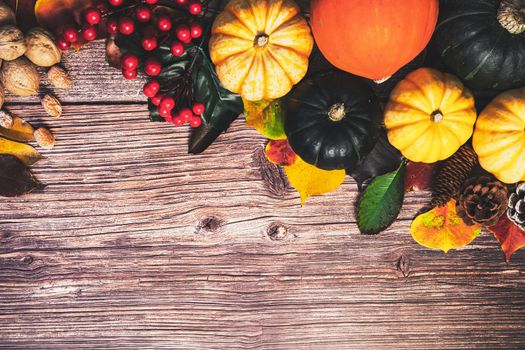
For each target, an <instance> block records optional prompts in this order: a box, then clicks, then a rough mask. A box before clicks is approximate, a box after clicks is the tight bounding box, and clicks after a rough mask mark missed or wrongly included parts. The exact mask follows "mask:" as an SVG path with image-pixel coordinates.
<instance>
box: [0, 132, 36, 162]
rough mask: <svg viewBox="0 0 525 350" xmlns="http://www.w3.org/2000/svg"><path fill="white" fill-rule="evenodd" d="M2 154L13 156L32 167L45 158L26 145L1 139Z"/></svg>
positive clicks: (0, 149) (0, 150) (0, 152)
mask: <svg viewBox="0 0 525 350" xmlns="http://www.w3.org/2000/svg"><path fill="white" fill-rule="evenodd" d="M0 154H11V155H13V156H15V157H17V158H18V159H20V160H21V161H22V162H24V163H25V164H26V165H32V164H35V163H36V162H38V161H39V160H40V159H42V158H44V157H43V156H42V155H41V154H40V153H39V152H38V151H37V150H36V149H34V148H33V147H32V146H30V145H27V144H25V143H20V142H15V141H11V140H7V139H3V138H0Z"/></svg>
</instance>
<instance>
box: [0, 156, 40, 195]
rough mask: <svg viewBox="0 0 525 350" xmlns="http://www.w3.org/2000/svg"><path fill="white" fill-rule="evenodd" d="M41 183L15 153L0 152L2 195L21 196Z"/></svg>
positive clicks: (0, 193) (0, 191)
mask: <svg viewBox="0 0 525 350" xmlns="http://www.w3.org/2000/svg"><path fill="white" fill-rule="evenodd" d="M39 185H40V183H39V182H38V181H36V180H35V178H34V177H33V175H32V174H31V172H30V171H29V169H28V168H27V166H26V165H25V164H24V163H23V162H22V161H21V160H20V159H18V158H17V157H15V156H13V155H9V154H0V196H4V197H15V196H21V195H23V194H25V193H29V192H31V191H33V190H34V189H35V188H37V187H38V186H39Z"/></svg>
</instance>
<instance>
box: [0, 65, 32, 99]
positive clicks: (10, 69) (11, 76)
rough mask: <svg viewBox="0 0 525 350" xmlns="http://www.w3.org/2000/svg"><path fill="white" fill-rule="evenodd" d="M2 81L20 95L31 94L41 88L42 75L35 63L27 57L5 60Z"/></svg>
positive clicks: (0, 74)
mask: <svg viewBox="0 0 525 350" xmlns="http://www.w3.org/2000/svg"><path fill="white" fill-rule="evenodd" d="M0 81H1V82H2V84H4V87H5V88H6V89H7V90H9V91H10V92H12V93H13V94H15V95H18V96H31V95H34V94H36V93H37V92H38V90H39V89H40V75H39V74H38V71H37V70H36V67H35V65H34V64H33V63H31V62H30V61H29V60H28V59H27V58H25V57H19V58H17V59H16V60H13V61H5V62H4V64H3V65H2V69H1V70H0Z"/></svg>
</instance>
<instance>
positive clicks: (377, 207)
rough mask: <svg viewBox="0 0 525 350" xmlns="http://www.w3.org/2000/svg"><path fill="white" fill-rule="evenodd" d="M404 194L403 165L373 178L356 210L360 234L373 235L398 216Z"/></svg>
mask: <svg viewBox="0 0 525 350" xmlns="http://www.w3.org/2000/svg"><path fill="white" fill-rule="evenodd" d="M404 194H405V163H402V164H401V165H400V166H399V168H398V169H397V170H396V171H393V172H391V173H388V174H385V175H382V176H379V177H377V178H375V179H374V180H373V181H372V182H371V183H370V185H368V187H367V188H366V189H365V191H364V193H363V196H362V197H361V199H360V201H359V205H358V209H357V225H358V226H359V230H360V231H361V233H364V234H367V235H375V234H378V233H379V232H381V231H383V230H385V229H386V228H387V227H388V226H390V225H391V224H392V223H393V222H394V221H395V220H396V218H397V216H398V215H399V212H400V211H401V207H402V205H403V198H404Z"/></svg>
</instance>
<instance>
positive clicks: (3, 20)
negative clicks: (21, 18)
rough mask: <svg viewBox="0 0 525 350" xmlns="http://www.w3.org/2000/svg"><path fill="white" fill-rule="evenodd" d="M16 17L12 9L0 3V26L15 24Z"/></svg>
mask: <svg viewBox="0 0 525 350" xmlns="http://www.w3.org/2000/svg"><path fill="white" fill-rule="evenodd" d="M15 23H16V16H15V13H14V12H13V9H11V7H9V6H8V5H7V4H6V3H5V2H3V1H0V25H6V24H15Z"/></svg>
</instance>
